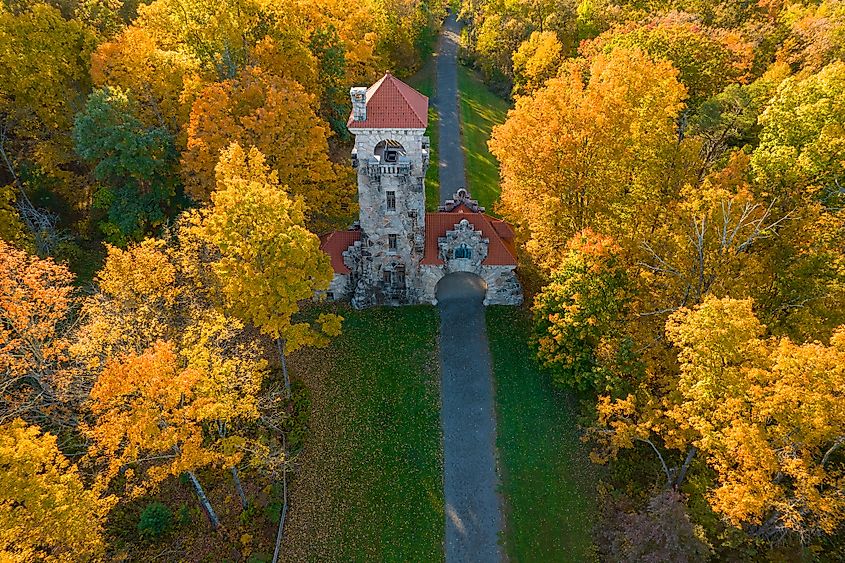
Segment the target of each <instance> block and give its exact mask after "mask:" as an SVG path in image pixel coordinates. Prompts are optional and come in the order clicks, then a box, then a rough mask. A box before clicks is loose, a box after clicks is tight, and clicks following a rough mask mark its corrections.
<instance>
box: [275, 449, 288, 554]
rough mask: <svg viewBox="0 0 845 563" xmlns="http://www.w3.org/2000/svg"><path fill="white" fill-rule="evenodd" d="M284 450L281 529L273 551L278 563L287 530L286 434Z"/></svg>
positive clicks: (277, 534)
mask: <svg viewBox="0 0 845 563" xmlns="http://www.w3.org/2000/svg"><path fill="white" fill-rule="evenodd" d="M282 450H283V451H284V453H285V468H284V469H283V470H282V494H283V495H284V496H283V499H284V500H283V501H282V515H281V517H280V518H279V529H278V530H277V531H276V549H275V551H273V563H277V562H278V561H279V554H280V553H281V550H282V538H283V537H284V531H285V518H286V517H287V515H288V469H287V453H288V446H287V441H286V440H285V435H284V434H282Z"/></svg>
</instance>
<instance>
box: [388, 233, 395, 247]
mask: <svg viewBox="0 0 845 563" xmlns="http://www.w3.org/2000/svg"><path fill="white" fill-rule="evenodd" d="M396 244H397V237H396V235H387V248H388V250H396Z"/></svg>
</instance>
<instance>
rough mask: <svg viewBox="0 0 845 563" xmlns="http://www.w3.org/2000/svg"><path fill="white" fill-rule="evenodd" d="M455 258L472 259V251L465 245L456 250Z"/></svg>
mask: <svg viewBox="0 0 845 563" xmlns="http://www.w3.org/2000/svg"><path fill="white" fill-rule="evenodd" d="M455 258H472V250H471V249H470V247H468V246H467V245H465V244H462V245H461V246H459V247H458V248H456V249H455Z"/></svg>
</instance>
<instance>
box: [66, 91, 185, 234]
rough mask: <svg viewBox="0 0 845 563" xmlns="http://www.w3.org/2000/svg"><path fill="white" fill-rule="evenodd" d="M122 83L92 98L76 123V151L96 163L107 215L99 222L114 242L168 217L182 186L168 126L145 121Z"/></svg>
mask: <svg viewBox="0 0 845 563" xmlns="http://www.w3.org/2000/svg"><path fill="white" fill-rule="evenodd" d="M135 109H136V108H135V107H134V106H133V104H132V103H131V102H130V100H129V98H128V97H127V96H126V93H125V92H123V91H122V90H120V89H118V88H110V87H106V88H102V89H99V90H96V91H94V92H93V93H92V94H91V96H90V97H89V98H88V104H87V105H86V107H85V111H84V112H82V113H80V114H79V115H78V116H77V117H76V123H75V125H74V129H73V136H74V141H75V142H76V151H77V153H79V156H80V157H82V158H83V159H85V160H86V161H88V162H91V163H92V164H93V165H94V170H93V175H94V178H96V180H97V181H98V182H101V184H102V187H101V188H100V189H99V191H98V193H97V202H98V205H100V206H102V207H103V208H105V209H106V210H107V213H108V216H107V219H106V221H104V222H103V223H102V224H101V225H100V227H101V229H102V230H103V232H104V233H105V234H106V236H107V237H108V238H109V240H111V241H112V242H114V243H115V244H119V245H125V244H126V243H127V242H129V241H131V240H140V239H141V238H142V237H143V236H144V235H145V234H147V233H149V232H150V231H151V230H152V229H154V228H155V227H158V226H160V225H161V224H162V223H164V221H165V220H166V219H167V217H168V211H169V208H170V206H171V204H172V202H173V198H174V196H175V195H176V191H177V189H178V187H179V180H178V178H179V176H178V168H177V162H178V161H177V156H178V155H177V153H176V149H175V147H174V145H173V138H172V136H171V135H170V132H169V131H168V130H167V129H166V128H165V127H154V128H148V127H145V126H144V125H143V124H142V123H141V122H140V120H138V118H137V117H136V116H135Z"/></svg>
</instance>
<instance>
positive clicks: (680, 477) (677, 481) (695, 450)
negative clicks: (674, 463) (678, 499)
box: [675, 446, 698, 489]
mask: <svg viewBox="0 0 845 563" xmlns="http://www.w3.org/2000/svg"><path fill="white" fill-rule="evenodd" d="M697 453H698V448H696V447H695V446H693V447H691V448H690V449H689V452H687V458H686V459H685V460H684V464H683V465H682V466H681V470H680V471H679V472H678V478H677V479H675V488H676V489H679V488H680V487H681V484H683V482H684V479H686V477H687V470H688V469H689V466H690V464H691V463H692V460H693V458H694V457H695V454H697Z"/></svg>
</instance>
